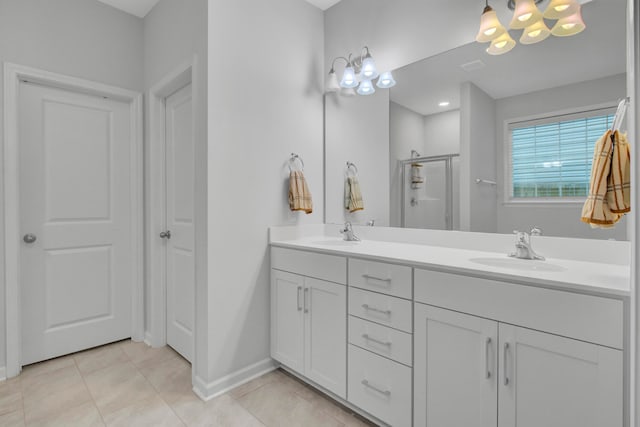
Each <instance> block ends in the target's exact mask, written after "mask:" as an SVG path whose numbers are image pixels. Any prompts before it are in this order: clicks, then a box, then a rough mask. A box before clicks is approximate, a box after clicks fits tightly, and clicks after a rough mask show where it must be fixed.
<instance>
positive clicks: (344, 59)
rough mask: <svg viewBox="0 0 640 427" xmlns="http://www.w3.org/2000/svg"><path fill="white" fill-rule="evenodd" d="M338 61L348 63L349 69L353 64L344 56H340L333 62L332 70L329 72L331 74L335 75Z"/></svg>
mask: <svg viewBox="0 0 640 427" xmlns="http://www.w3.org/2000/svg"><path fill="white" fill-rule="evenodd" d="M338 59H342V60H343V61H344V62H346V63H347V67H348V66H349V64H350V63H351V62H350V61H349V60H348V59H347V58H345V57H344V56H338V57H337V58H335V59H334V60H333V62H331V70H330V71H329V73H335V70H334V68H335V66H336V61H337V60H338Z"/></svg>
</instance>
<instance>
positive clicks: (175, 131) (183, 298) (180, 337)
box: [163, 85, 195, 362]
mask: <svg viewBox="0 0 640 427" xmlns="http://www.w3.org/2000/svg"><path fill="white" fill-rule="evenodd" d="M165 106H166V108H165V114H166V116H165V123H166V129H165V140H166V150H165V152H166V204H167V205H166V230H165V231H164V234H163V236H164V240H165V242H166V276H165V277H166V278H167V281H166V284H167V344H169V345H170V346H171V347H173V348H174V349H175V350H176V351H177V352H178V353H180V354H181V355H182V356H183V357H184V358H185V359H187V360H188V361H190V362H191V361H192V358H193V349H194V339H193V336H194V332H193V330H194V319H195V262H194V239H195V234H194V221H193V211H194V208H193V205H194V191H195V190H194V185H195V178H194V162H195V157H194V142H193V120H192V117H193V116H192V114H193V112H192V102H191V85H187V86H185V87H184V88H182V89H180V90H178V91H177V92H175V93H174V94H173V95H171V96H169V97H167V99H166V102H165Z"/></svg>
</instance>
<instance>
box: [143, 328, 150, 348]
mask: <svg viewBox="0 0 640 427" xmlns="http://www.w3.org/2000/svg"><path fill="white" fill-rule="evenodd" d="M144 343H145V344H146V345H148V346H149V347H151V333H150V332H149V331H145V332H144Z"/></svg>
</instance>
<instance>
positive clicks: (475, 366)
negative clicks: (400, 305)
mask: <svg viewBox="0 0 640 427" xmlns="http://www.w3.org/2000/svg"><path fill="white" fill-rule="evenodd" d="M414 310H415V332H414V346H415V353H414V361H413V363H414V405H413V407H414V425H415V426H416V427H424V426H427V427H449V426H450V427H459V426H465V427H496V425H497V405H498V393H497V369H498V361H497V359H498V357H497V349H498V346H497V344H498V323H497V322H494V321H491V320H486V319H482V318H479V317H475V316H470V315H466V314H461V313H457V312H454V311H450V310H443V309H440V308H436V307H432V306H428V305H423V304H415V307H414ZM540 426H542V424H540V425H539V426H538V427H540Z"/></svg>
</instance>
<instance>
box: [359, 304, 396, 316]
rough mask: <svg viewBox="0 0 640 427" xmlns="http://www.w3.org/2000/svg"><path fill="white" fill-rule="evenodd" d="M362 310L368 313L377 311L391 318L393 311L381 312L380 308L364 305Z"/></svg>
mask: <svg viewBox="0 0 640 427" xmlns="http://www.w3.org/2000/svg"><path fill="white" fill-rule="evenodd" d="M362 308H364V309H365V310H367V311H375V312H376V313H381V314H384V315H387V316H391V310H381V309H379V308H375V307H370V306H369V304H362Z"/></svg>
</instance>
